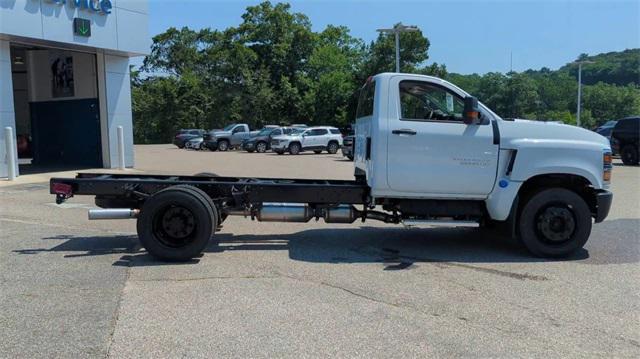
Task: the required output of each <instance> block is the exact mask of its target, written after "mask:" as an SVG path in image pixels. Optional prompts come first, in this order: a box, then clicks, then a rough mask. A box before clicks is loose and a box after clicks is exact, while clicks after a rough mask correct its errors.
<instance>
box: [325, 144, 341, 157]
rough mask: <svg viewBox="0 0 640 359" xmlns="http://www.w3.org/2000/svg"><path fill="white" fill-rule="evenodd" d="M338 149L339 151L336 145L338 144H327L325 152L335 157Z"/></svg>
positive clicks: (338, 146)
mask: <svg viewBox="0 0 640 359" xmlns="http://www.w3.org/2000/svg"><path fill="white" fill-rule="evenodd" d="M339 149H340V145H338V142H329V144H328V145H327V152H329V153H330V154H332V155H335V154H336V153H338V150H339Z"/></svg>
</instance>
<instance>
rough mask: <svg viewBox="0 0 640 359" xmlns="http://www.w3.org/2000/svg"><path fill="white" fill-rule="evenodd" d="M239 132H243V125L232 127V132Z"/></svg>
mask: <svg viewBox="0 0 640 359" xmlns="http://www.w3.org/2000/svg"><path fill="white" fill-rule="evenodd" d="M240 132H245V130H244V126H238V127H236V128H234V129H233V133H240Z"/></svg>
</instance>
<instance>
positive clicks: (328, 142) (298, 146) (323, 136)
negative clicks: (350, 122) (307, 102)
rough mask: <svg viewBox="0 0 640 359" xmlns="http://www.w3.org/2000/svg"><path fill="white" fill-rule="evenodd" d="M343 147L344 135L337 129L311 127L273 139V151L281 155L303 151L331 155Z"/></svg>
mask: <svg viewBox="0 0 640 359" xmlns="http://www.w3.org/2000/svg"><path fill="white" fill-rule="evenodd" d="M341 146H342V134H341V133H340V130H338V129H337V128H335V127H328V126H321V127H309V128H307V129H304V130H303V131H300V132H296V133H293V134H290V135H286V136H276V137H274V138H272V139H271V150H272V151H273V152H275V153H277V154H279V155H281V154H283V153H285V152H287V151H289V153H290V154H292V155H297V154H299V153H300V152H303V151H313V152H315V153H321V152H322V151H327V152H328V153H330V154H335V153H336V152H338V150H339V149H340V147H341Z"/></svg>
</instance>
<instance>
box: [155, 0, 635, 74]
mask: <svg viewBox="0 0 640 359" xmlns="http://www.w3.org/2000/svg"><path fill="white" fill-rule="evenodd" d="M259 2H260V1H245V0H236V1H230V0H149V12H150V20H149V21H150V24H149V31H150V33H151V35H155V34H158V33H161V32H163V31H164V30H165V29H167V28H168V27H171V26H173V27H178V28H180V27H183V26H188V27H190V28H192V29H200V28H205V27H210V28H213V29H224V28H226V27H229V26H236V25H238V24H239V23H240V22H241V21H242V18H241V15H242V14H243V12H244V9H245V8H246V7H247V6H249V5H254V4H257V3H259ZM272 2H277V1H272ZM288 2H289V3H290V4H291V6H292V10H293V11H295V12H302V13H304V14H306V15H307V16H308V17H309V19H310V20H311V23H312V25H313V30H314V31H321V30H322V29H324V28H325V27H326V26H327V25H328V24H333V25H345V26H347V27H349V28H350V29H351V34H352V35H353V36H355V37H359V38H361V39H364V40H366V41H371V40H373V39H375V38H376V36H377V33H376V31H375V30H376V29H377V28H381V27H390V26H392V25H393V24H395V23H397V22H402V23H404V24H406V25H417V26H418V27H420V29H422V31H423V33H424V34H425V35H426V36H427V37H428V38H429V40H430V41H431V48H430V49H429V57H430V58H429V60H428V61H427V63H431V62H438V63H444V64H446V65H447V69H448V70H449V71H450V72H459V73H465V74H466V73H473V72H477V73H485V72H489V71H500V72H506V71H508V70H509V68H510V56H511V53H512V54H513V69H514V70H515V71H522V70H526V69H529V68H534V69H539V68H541V67H544V66H546V67H549V68H552V69H556V68H558V67H560V66H562V65H564V64H565V63H567V62H570V61H572V60H574V59H575V58H576V57H577V56H578V55H579V54H580V53H588V54H597V53H601V52H608V51H618V50H624V49H627V48H637V47H640V0H601V1H584V0H573V1H569V0H555V1H554V0H539V1H520V0H512V1H507V0H502V1H484V0H482V1H472V0H466V1H460V0H450V1H444V0H437V1H430V0H423V1H417V0H414V1H407V0H404V1H390V0H386V1H382V0H366V1H362V0H343V1H338V0H326V1H321V0H304V1H303V0H292V1H288Z"/></svg>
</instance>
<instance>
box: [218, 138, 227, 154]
mask: <svg viewBox="0 0 640 359" xmlns="http://www.w3.org/2000/svg"><path fill="white" fill-rule="evenodd" d="M227 150H229V141H227V140H220V141H218V151H222V152H225V151H227Z"/></svg>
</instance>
